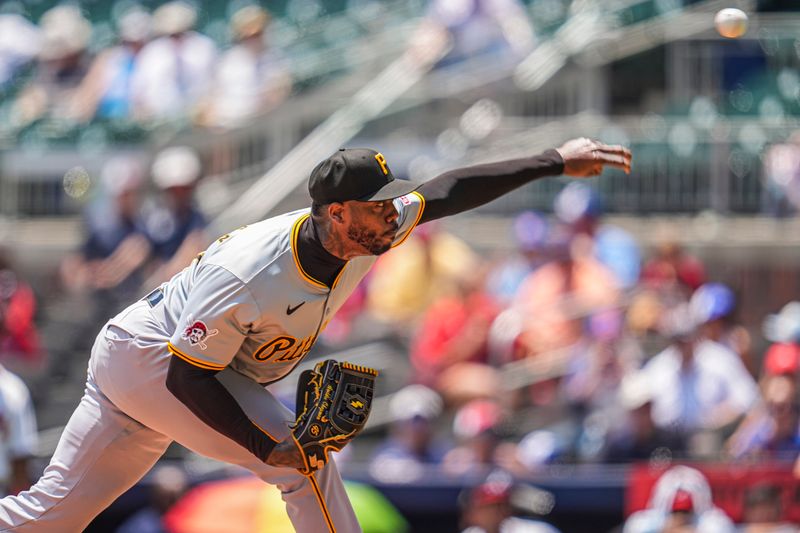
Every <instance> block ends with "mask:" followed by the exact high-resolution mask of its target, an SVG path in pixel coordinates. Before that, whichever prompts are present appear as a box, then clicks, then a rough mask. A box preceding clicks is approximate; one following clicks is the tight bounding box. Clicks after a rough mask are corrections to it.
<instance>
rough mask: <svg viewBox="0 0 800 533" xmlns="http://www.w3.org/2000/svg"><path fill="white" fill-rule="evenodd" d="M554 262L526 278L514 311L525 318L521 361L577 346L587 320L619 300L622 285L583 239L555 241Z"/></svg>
mask: <svg viewBox="0 0 800 533" xmlns="http://www.w3.org/2000/svg"><path fill="white" fill-rule="evenodd" d="M554 240H555V242H554V243H553V244H550V245H548V249H549V251H548V253H549V254H550V257H551V258H552V260H551V261H550V262H548V263H547V264H545V265H544V266H542V267H540V268H538V269H537V270H536V271H535V272H533V273H532V274H531V275H530V276H528V277H527V278H525V280H524V281H523V282H522V285H521V287H520V289H519V292H518V294H517V299H516V300H515V302H514V307H516V308H517V309H518V312H519V313H520V314H521V316H522V317H523V324H522V332H521V333H520V335H519V337H518V338H517V348H518V349H519V350H520V352H521V353H520V355H521V356H522V357H526V356H532V355H536V354H539V353H544V352H548V351H551V350H556V349H559V348H565V347H567V346H571V345H573V344H575V343H576V342H578V340H579V339H580V338H581V333H582V324H583V322H582V320H583V318H584V317H586V316H588V315H590V314H592V313H594V312H597V311H598V310H601V309H606V308H609V307H613V306H614V305H616V304H617V302H618V301H619V289H618V283H617V280H616V279H615V278H614V276H613V274H612V273H611V272H610V271H609V270H608V269H606V268H605V267H604V266H603V265H602V264H600V263H599V262H598V261H597V260H596V259H594V257H592V255H591V253H590V250H587V249H586V248H585V247H584V246H582V244H585V242H586V241H583V240H582V239H578V240H567V239H565V238H564V236H558V235H556V236H554Z"/></svg>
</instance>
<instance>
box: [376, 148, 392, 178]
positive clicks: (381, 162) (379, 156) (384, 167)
mask: <svg viewBox="0 0 800 533" xmlns="http://www.w3.org/2000/svg"><path fill="white" fill-rule="evenodd" d="M375 161H377V162H378V164H379V165H380V166H381V170H383V174H384V176H385V175H388V174H389V165H388V164H387V163H386V158H385V157H383V154H381V153H377V154H375Z"/></svg>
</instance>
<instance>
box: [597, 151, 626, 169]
mask: <svg viewBox="0 0 800 533" xmlns="http://www.w3.org/2000/svg"><path fill="white" fill-rule="evenodd" d="M600 160H601V161H602V162H603V164H604V165H609V166H612V167H616V168H621V169H622V170H624V171H626V172H628V171H630V168H631V160H630V159H628V158H626V157H625V156H623V155H616V154H602V157H601V158H600Z"/></svg>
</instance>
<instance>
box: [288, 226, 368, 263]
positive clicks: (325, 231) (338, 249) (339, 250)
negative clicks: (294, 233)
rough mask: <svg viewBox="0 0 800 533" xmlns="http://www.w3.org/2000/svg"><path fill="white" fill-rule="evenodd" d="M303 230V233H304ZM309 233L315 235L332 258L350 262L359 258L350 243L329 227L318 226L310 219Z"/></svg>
mask: <svg viewBox="0 0 800 533" xmlns="http://www.w3.org/2000/svg"><path fill="white" fill-rule="evenodd" d="M304 226H306V224H304ZM302 229H303V228H301V232H302ZM306 229H307V230H308V233H310V234H311V235H313V238H314V239H315V240H316V241H317V242H318V243H319V244H320V246H322V247H323V248H324V249H325V251H326V252H327V253H328V254H330V255H331V256H332V257H335V258H336V259H339V260H340V261H349V260H350V259H353V258H354V257H357V256H358V253H357V252H355V251H354V250H353V249H352V247H351V246H349V241H348V240H347V238H345V237H343V236H342V235H340V234H338V233H336V232H335V231H332V230H331V229H330V228H329V227H326V226H325V225H323V224H317V223H316V222H314V219H312V218H309V219H308V221H307V228H306Z"/></svg>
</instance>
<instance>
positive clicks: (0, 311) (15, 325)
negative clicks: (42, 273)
mask: <svg viewBox="0 0 800 533" xmlns="http://www.w3.org/2000/svg"><path fill="white" fill-rule="evenodd" d="M35 315H36V297H35V296H34V294H33V290H31V288H30V286H29V285H28V284H27V283H25V282H24V281H22V280H21V279H19V277H18V276H17V274H16V273H15V272H14V270H12V269H11V265H10V264H9V262H8V261H7V260H6V259H5V257H3V255H2V251H0V356H2V359H4V360H5V359H8V358H9V357H16V358H19V359H22V360H24V361H25V362H27V363H32V362H36V361H38V360H39V359H40V357H41V353H42V352H41V349H40V348H41V347H40V343H39V334H38V333H37V331H36V325H35V324H34V321H33V320H34V317H35Z"/></svg>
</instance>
